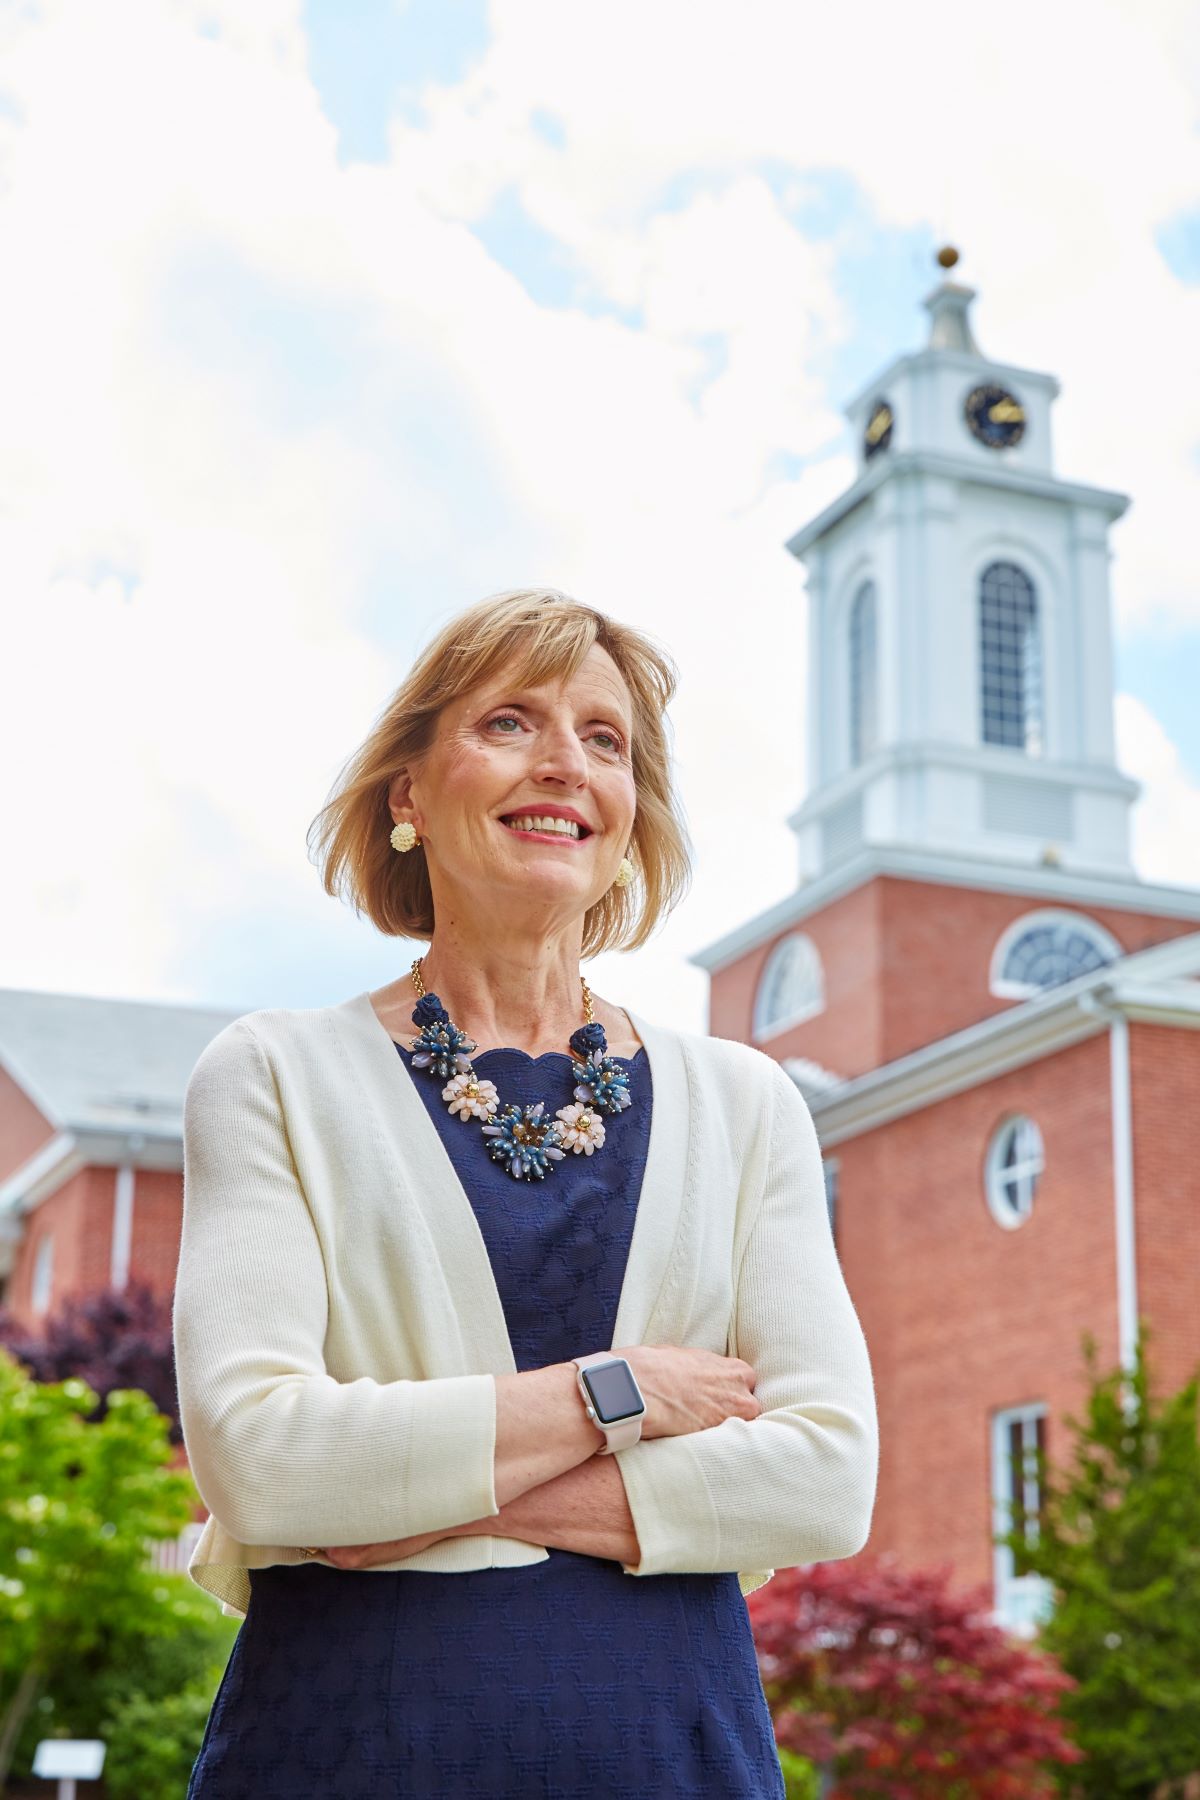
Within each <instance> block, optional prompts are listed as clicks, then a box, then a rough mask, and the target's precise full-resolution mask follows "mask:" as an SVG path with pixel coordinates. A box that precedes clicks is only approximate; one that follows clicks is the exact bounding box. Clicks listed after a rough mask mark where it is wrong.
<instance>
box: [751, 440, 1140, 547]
mask: <svg viewBox="0 0 1200 1800" xmlns="http://www.w3.org/2000/svg"><path fill="white" fill-rule="evenodd" d="M900 475H940V476H944V477H946V478H948V479H949V480H951V481H957V482H962V483H970V482H974V483H975V485H976V486H977V487H990V488H998V489H1000V490H1002V491H1003V492H1005V493H1009V494H1026V495H1032V496H1033V497H1034V498H1036V499H1044V500H1056V501H1066V502H1067V503H1068V504H1070V505H1073V506H1090V507H1095V508H1096V509H1097V511H1099V512H1103V513H1105V514H1107V516H1108V518H1109V520H1110V522H1111V521H1113V520H1116V519H1119V518H1120V517H1121V515H1122V513H1124V512H1125V511H1126V510H1127V509H1128V506H1129V495H1128V494H1118V493H1116V492H1115V491H1114V490H1113V489H1111V488H1100V487H1091V486H1089V485H1087V484H1086V483H1083V482H1078V481H1062V480H1060V479H1059V477H1058V476H1057V475H1043V474H1041V473H1039V472H1038V471H1037V470H1036V469H1004V468H989V467H988V465H987V464H986V463H981V462H978V461H977V460H976V459H975V458H974V457H971V458H967V457H960V456H947V455H945V454H944V453H943V452H941V451H937V450H896V451H888V452H886V453H885V454H884V455H883V456H877V457H875V458H874V459H873V460H872V462H871V463H870V464H869V465H868V466H867V468H866V469H864V471H863V473H862V474H861V475H860V476H859V478H858V480H857V481H856V482H854V484H853V485H852V486H851V487H848V488H847V489H846V491H845V493H844V494H841V495H839V497H838V498H837V499H836V500H834V501H832V502H831V503H830V504H829V505H828V506H827V507H825V508H824V510H823V511H822V512H819V513H818V514H817V516H816V518H815V519H810V521H809V523H808V524H807V525H803V526H801V528H800V530H799V531H797V532H795V533H794V534H793V536H791V537H790V538H787V539H786V540H785V542H784V548H785V549H786V550H790V551H791V553H792V555H793V556H796V557H803V555H804V552H805V551H806V550H807V549H808V548H809V547H810V546H811V545H812V544H813V543H815V542H816V540H817V539H818V538H820V537H823V536H824V535H825V533H826V532H827V531H828V530H829V529H830V528H831V526H834V525H836V524H837V523H838V522H839V520H841V519H843V518H844V517H845V516H846V514H847V513H850V512H853V510H854V508H855V507H856V506H860V505H861V504H862V502H863V501H864V500H865V499H866V498H867V497H868V495H870V494H872V493H874V491H875V489H876V488H877V487H879V486H880V485H881V484H882V483H883V482H884V481H886V480H888V479H889V478H891V477H894V476H900Z"/></svg>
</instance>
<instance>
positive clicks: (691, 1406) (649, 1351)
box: [613, 1344, 762, 1438]
mask: <svg viewBox="0 0 1200 1800" xmlns="http://www.w3.org/2000/svg"><path fill="white" fill-rule="evenodd" d="M613 1355H614V1356H623V1357H625V1358H626V1360H627V1361H628V1363H629V1366H630V1368H631V1369H632V1370H633V1372H634V1375H635V1376H636V1377H637V1384H638V1386H639V1387H640V1388H641V1390H642V1395H643V1398H644V1399H645V1402H646V1411H645V1414H644V1415H643V1418H642V1436H643V1437H644V1438H654V1437H683V1436H684V1435H685V1434H686V1433H688V1432H690V1431H706V1430H707V1429H708V1427H709V1426H710V1425H720V1424H723V1422H724V1421H725V1420H726V1419H734V1418H737V1419H757V1417H758V1415H759V1413H760V1412H761V1411H762V1407H761V1406H760V1405H759V1403H758V1401H757V1400H756V1399H755V1397H754V1384H755V1381H756V1380H757V1376H756V1374H755V1371H754V1369H753V1368H752V1367H751V1366H750V1364H749V1363H748V1362H743V1361H742V1359H741V1357H739V1356H721V1355H719V1354H718V1352H717V1351H715V1350H699V1349H697V1348H695V1347H694V1346H692V1345H679V1344H633V1345H631V1346H630V1348H629V1349H627V1350H614V1351H613Z"/></svg>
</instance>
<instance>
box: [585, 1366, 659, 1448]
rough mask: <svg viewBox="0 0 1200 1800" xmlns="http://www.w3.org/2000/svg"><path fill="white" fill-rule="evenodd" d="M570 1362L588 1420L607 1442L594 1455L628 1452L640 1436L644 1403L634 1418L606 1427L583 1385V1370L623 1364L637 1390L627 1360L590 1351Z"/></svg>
mask: <svg viewBox="0 0 1200 1800" xmlns="http://www.w3.org/2000/svg"><path fill="white" fill-rule="evenodd" d="M571 1361H572V1362H573V1363H574V1365H575V1380H576V1382H577V1383H578V1386H579V1392H580V1394H581V1395H582V1397H583V1404H584V1406H585V1407H586V1409H587V1415H588V1418H589V1419H590V1420H591V1421H592V1424H593V1425H595V1426H596V1427H597V1428H598V1430H600V1431H602V1432H603V1433H604V1435H605V1437H606V1438H607V1440H608V1441H607V1443H605V1444H602V1445H601V1446H600V1448H599V1450H597V1452H596V1455H597V1456H611V1455H612V1453H613V1451H614V1450H628V1449H629V1446H630V1445H631V1444H636V1443H637V1442H638V1440H639V1438H640V1437H641V1435H642V1420H643V1419H644V1418H645V1416H646V1414H645V1402H644V1401H643V1410H642V1411H641V1412H640V1413H638V1414H637V1416H636V1418H632V1419H617V1420H615V1421H614V1422H613V1423H612V1424H611V1425H606V1424H605V1423H604V1421H603V1420H602V1419H599V1418H597V1416H596V1409H595V1407H594V1406H593V1405H592V1402H591V1399H590V1398H589V1395H588V1391H587V1389H586V1387H585V1386H584V1385H583V1371H584V1370H585V1369H590V1368H592V1367H593V1366H594V1365H595V1364H596V1363H613V1362H619V1363H624V1365H625V1367H626V1368H627V1369H629V1379H630V1380H631V1381H632V1382H633V1385H634V1387H635V1388H637V1377H636V1375H635V1374H634V1372H633V1370H632V1369H630V1368H629V1360H628V1358H627V1357H624V1356H615V1355H614V1354H613V1352H612V1351H611V1350H592V1351H590V1352H589V1353H588V1355H586V1356H573V1357H572V1358H571ZM638 1394H639V1396H640V1394H641V1389H640V1388H638Z"/></svg>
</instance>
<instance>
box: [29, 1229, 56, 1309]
mask: <svg viewBox="0 0 1200 1800" xmlns="http://www.w3.org/2000/svg"><path fill="white" fill-rule="evenodd" d="M53 1282H54V1235H53V1233H52V1232H49V1231H47V1232H46V1233H45V1234H44V1235H43V1237H42V1238H41V1240H40V1242H39V1243H38V1247H37V1256H36V1258H35V1260H34V1264H33V1293H32V1295H31V1296H30V1303H31V1305H32V1307H33V1310H34V1312H35V1313H44V1312H45V1311H46V1310H47V1309H48V1307H49V1305H50V1290H51V1287H52V1286H53Z"/></svg>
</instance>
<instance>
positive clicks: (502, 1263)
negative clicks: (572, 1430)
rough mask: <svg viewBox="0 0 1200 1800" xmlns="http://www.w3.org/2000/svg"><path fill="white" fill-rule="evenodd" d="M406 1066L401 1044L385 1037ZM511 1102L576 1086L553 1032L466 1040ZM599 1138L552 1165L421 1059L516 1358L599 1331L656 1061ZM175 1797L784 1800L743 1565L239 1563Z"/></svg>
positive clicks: (622, 1242)
mask: <svg viewBox="0 0 1200 1800" xmlns="http://www.w3.org/2000/svg"><path fill="white" fill-rule="evenodd" d="M397 1050H398V1052H399V1054H400V1055H402V1056H403V1057H404V1060H405V1063H406V1066H411V1065H410V1064H409V1056H408V1052H407V1050H406V1049H404V1048H403V1047H402V1046H399V1045H397ZM472 1060H473V1063H474V1066H475V1068H476V1069H477V1071H478V1072H479V1074H480V1075H484V1076H486V1077H487V1078H488V1079H489V1080H491V1081H494V1082H495V1084H496V1087H497V1090H498V1092H499V1096H500V1104H501V1106H502V1107H504V1106H507V1105H509V1104H511V1103H517V1104H520V1105H532V1104H534V1103H535V1102H536V1101H538V1100H545V1102H546V1113H547V1115H552V1114H553V1113H554V1112H555V1111H556V1110H557V1108H558V1107H559V1106H561V1105H563V1104H565V1103H567V1102H568V1101H569V1100H570V1099H571V1089H572V1086H573V1083H572V1079H571V1067H570V1064H571V1059H570V1057H569V1056H568V1055H567V1053H566V1052H565V1051H562V1052H559V1051H550V1052H548V1053H547V1054H546V1055H544V1056H539V1057H536V1058H533V1057H530V1056H528V1055H527V1054H526V1053H525V1052H524V1051H523V1050H517V1049H507V1048H500V1049H494V1050H487V1051H484V1052H483V1053H482V1054H481V1055H478V1056H476V1057H474V1058H473V1059H472ZM627 1066H628V1069H629V1077H630V1092H631V1094H632V1097H633V1104H632V1106H630V1107H629V1108H628V1109H627V1110H626V1111H624V1112H622V1113H618V1114H616V1115H611V1116H609V1117H608V1118H606V1119H605V1122H604V1123H605V1132H606V1141H605V1143H604V1145H603V1146H602V1148H601V1149H600V1150H598V1151H597V1152H595V1153H594V1154H593V1155H592V1156H587V1155H584V1154H575V1153H569V1154H568V1155H567V1156H566V1157H565V1158H564V1160H563V1161H562V1162H560V1163H556V1164H555V1165H554V1166H553V1168H552V1170H551V1171H550V1173H549V1174H548V1175H547V1176H546V1178H545V1180H544V1181H540V1182H539V1181H515V1180H514V1179H513V1178H512V1176H510V1175H509V1174H508V1173H507V1172H506V1171H505V1169H504V1168H503V1167H502V1166H501V1165H500V1164H498V1163H495V1162H493V1161H492V1159H491V1158H490V1157H489V1155H488V1153H487V1142H488V1140H487V1139H486V1138H484V1136H483V1135H482V1132H481V1130H480V1125H479V1121H478V1120H475V1119H471V1120H462V1119H458V1118H456V1117H455V1116H454V1115H453V1114H452V1113H450V1111H449V1110H448V1108H447V1106H446V1103H445V1101H444V1100H443V1099H442V1097H441V1091H442V1087H443V1086H444V1085H445V1084H444V1083H443V1082H442V1081H441V1080H439V1079H437V1078H436V1077H434V1076H431V1075H428V1074H426V1073H424V1072H423V1071H421V1070H415V1069H414V1070H412V1077H413V1080H414V1082H415V1083H416V1085H417V1088H418V1091H419V1092H420V1093H421V1094H422V1096H423V1097H424V1100H425V1103H426V1105H427V1106H428V1108H429V1112H430V1116H431V1117H432V1119H433V1120H434V1122H435V1124H436V1126H437V1129H438V1131H439V1132H440V1134H441V1137H442V1140H443V1142H444V1144H445V1146H446V1150H447V1152H448V1153H449V1155H450V1158H451V1161H452V1162H453V1164H454V1167H455V1169H456V1171H457V1173H458V1176H459V1179H460V1181H461V1182H462V1185H463V1188H464V1190H465V1191H466V1193H467V1195H468V1197H469V1199H470V1202H471V1205H472V1208H473V1209H474V1212H475V1215H476V1217H477V1219H478V1221H479V1226H480V1230H481V1231H482V1233H483V1237H484V1241H485V1243H486V1245H487V1249H488V1254H489V1256H490V1258H491V1263H492V1269H493V1271H494V1274H495V1278H496V1284H497V1287H498V1288H499V1291H500V1297H501V1299H502V1301H503V1305H504V1315H505V1319H506V1321H507V1324H508V1331H509V1336H510V1338H511V1341H512V1347H513V1354H514V1356H515V1359H516V1365H517V1368H518V1369H536V1368H541V1367H543V1366H544V1365H545V1364H547V1363H555V1362H566V1361H568V1360H569V1359H570V1358H571V1357H572V1356H579V1355H582V1354H584V1353H585V1352H586V1351H589V1350H605V1349H608V1348H609V1346H610V1345H612V1341H613V1330H614V1324H615V1320H616V1312H617V1302H618V1299H619V1297H620V1291H621V1284H622V1281H623V1279H624V1273H625V1261H626V1257H627V1254H628V1250H629V1242H630V1237H631V1235H632V1232H633V1224H634V1219H635V1216H636V1213H637V1205H638V1197H639V1194H640V1191H641V1183H642V1171H643V1168H644V1165H645V1160H646V1149H647V1144H648V1141H649V1133H650V1115H651V1101H652V1095H651V1080H650V1066H649V1060H648V1058H647V1055H646V1052H645V1050H644V1049H641V1050H639V1051H638V1052H637V1054H636V1055H635V1056H633V1057H632V1058H630V1059H628V1063H627ZM249 1579H250V1588H251V1596H250V1603H249V1607H248V1610H247V1614H246V1618H245V1620H244V1621H243V1623H242V1626H241V1629H240V1630H239V1632H238V1636H237V1638H236V1640H235V1642H234V1645H233V1649H232V1651H231V1653H230V1657H229V1662H228V1664H227V1666H226V1669H225V1673H224V1676H223V1678H222V1680H221V1685H220V1687H219V1689H218V1691H217V1695H216V1698H215V1700H214V1702H213V1706H212V1710H211V1712H210V1714H209V1718H208V1723H207V1726H206V1728H205V1734H204V1742H203V1744H202V1745H201V1749H200V1754H199V1756H198V1757H197V1759H196V1763H195V1767H194V1768H193V1770H192V1778H191V1781H190V1783H189V1785H188V1791H187V1800H393V1796H395V1797H399V1796H405V1797H406V1800H407V1797H408V1796H431V1797H432V1796H438V1797H439V1800H441V1797H443V1796H472V1797H476V1796H478V1797H480V1800H532V1797H533V1796H547V1797H549V1796H553V1797H554V1800H584V1797H585V1796H586V1800H651V1797H652V1800H667V1797H668V1796H676V1795H679V1796H682V1795H687V1796H688V1797H689V1800H695V1797H696V1796H698V1795H703V1796H708V1795H712V1796H714V1797H715V1796H720V1797H721V1800H782V1796H783V1793H784V1785H783V1777H782V1774H781V1772H780V1767H779V1759H778V1755H777V1753H776V1749H775V1737H774V1731H773V1728H772V1724H771V1716H770V1713H769V1711H768V1708H767V1703H766V1699H765V1697H764V1694H763V1689H762V1683H761V1681H760V1679H759V1672H758V1661H757V1657H756V1655H755V1649H754V1640H753V1637H752V1635H751V1631H750V1620H749V1615H748V1613H747V1610H746V1603H745V1600H744V1598H743V1596H742V1593H741V1589H740V1588H739V1586H738V1578H737V1575H736V1574H735V1573H733V1572H729V1573H726V1574H718V1575H704V1574H686V1575H648V1576H633V1575H626V1574H625V1572H624V1570H623V1569H622V1567H621V1565H620V1563H619V1562H616V1561H613V1560H611V1559H609V1558H607V1557H598V1556H583V1555H579V1554H577V1553H575V1552H574V1551H569V1550H558V1549H553V1548H551V1549H549V1551H548V1560H547V1561H545V1562H539V1563H535V1564H532V1565H526V1566H524V1567H518V1568H507V1569H472V1570H466V1571H463V1572H459V1573H455V1574H448V1573H438V1572H435V1571H433V1570H419V1569H391V1570H369V1569H363V1570H349V1569H335V1568H332V1567H330V1566H329V1565H327V1564H325V1563H318V1562H309V1563H301V1564H298V1565H290V1564H289V1565H283V1564H279V1565H273V1566H272V1567H269V1568H265V1569H253V1570H251V1571H250V1577H249Z"/></svg>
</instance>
